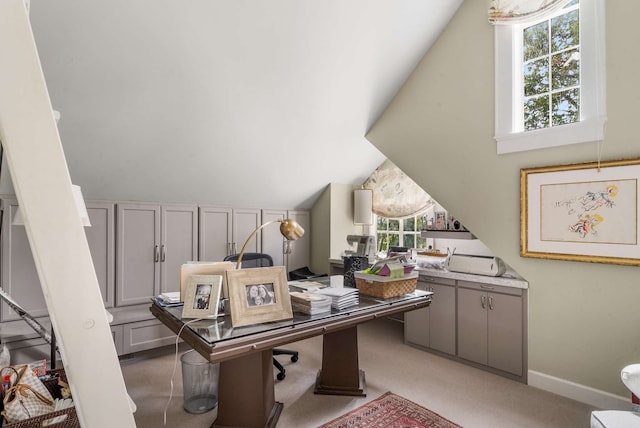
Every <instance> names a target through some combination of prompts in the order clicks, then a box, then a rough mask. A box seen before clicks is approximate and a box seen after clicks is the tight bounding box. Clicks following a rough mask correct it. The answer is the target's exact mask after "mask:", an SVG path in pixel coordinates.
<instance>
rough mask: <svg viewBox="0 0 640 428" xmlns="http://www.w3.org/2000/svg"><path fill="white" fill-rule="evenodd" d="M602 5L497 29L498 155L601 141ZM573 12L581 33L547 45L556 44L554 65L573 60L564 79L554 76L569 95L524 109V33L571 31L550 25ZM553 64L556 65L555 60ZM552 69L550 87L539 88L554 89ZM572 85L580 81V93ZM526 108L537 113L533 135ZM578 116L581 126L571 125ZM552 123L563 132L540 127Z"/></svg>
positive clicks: (589, 0)
mask: <svg viewBox="0 0 640 428" xmlns="http://www.w3.org/2000/svg"><path fill="white" fill-rule="evenodd" d="M604 4H605V2H604V0H580V3H579V4H578V3H577V2H575V1H574V2H571V3H570V4H569V5H567V6H565V8H564V9H562V10H560V12H555V14H554V15H553V16H547V17H546V19H545V20H542V21H540V20H538V21H536V22H533V21H529V22H527V23H524V24H522V23H519V24H510V25H495V26H494V29H495V38H496V40H495V41H496V45H495V61H496V74H495V88H496V106H495V107H496V109H495V114H496V122H495V140H496V142H497V146H496V148H497V153H498V154H504V153H512V152H518V151H524V150H534V149H541V148H547V147H556V146H563V145H569V144H576V143H585V142H593V141H601V140H603V138H604V124H605V121H606V108H605V100H606V94H605V82H606V77H605V74H606V73H605V42H604V35H605V20H604V16H605V13H604ZM574 11H575V12H576V13H577V14H578V18H579V31H577V32H575V31H574V32H573V33H571V32H569V36H568V37H566V38H565V39H563V40H560V39H557V40H551V39H549V38H548V39H547V42H548V43H549V44H550V45H551V44H553V43H555V46H551V47H550V50H551V49H553V50H554V52H558V55H559V56H558V57H556V59H555V60H556V65H559V64H560V63H561V62H562V61H561V60H562V59H564V58H566V59H565V60H564V61H563V62H562V65H564V63H566V62H567V60H569V59H571V61H570V62H569V64H568V67H569V69H567V70H563V71H565V72H564V73H557V72H556V73H555V74H556V78H557V79H560V80H557V81H556V82H555V84H557V85H564V87H565V88H566V91H569V92H564V93H563V92H561V91H560V92H558V93H557V95H555V96H554V94H553V93H551V92H550V95H549V98H548V99H545V100H544V101H542V100H539V101H538V102H539V103H540V105H537V106H536V105H534V106H532V105H528V106H526V107H525V103H524V82H523V81H524V73H525V70H526V68H524V67H523V64H524V58H525V52H524V51H523V38H524V37H525V34H524V31H523V30H524V29H525V28H528V27H531V26H532V25H537V24H542V23H544V22H546V23H547V24H546V26H547V29H548V31H551V26H553V25H555V26H556V28H562V27H563V26H566V25H567V23H566V22H565V21H564V20H555V21H553V23H551V21H550V19H553V18H555V17H557V16H559V15H558V14H560V15H562V14H565V13H567V12H574ZM569 17H573V15H569ZM541 26H545V24H542V25H541ZM559 31H560V30H559ZM543 43H545V42H543V41H540V42H539V43H538V44H534V46H535V47H537V48H542V47H541V46H540V45H541V44H543ZM571 46H574V47H571ZM574 49H575V50H574ZM533 55H534V54H533V53H532V54H531V56H528V57H527V58H528V59H529V60H532V59H533V58H535V57H534V56H533ZM551 62H552V63H553V59H552V60H551ZM552 67H553V66H552V65H551V64H549V68H550V70H549V74H547V76H546V77H545V79H546V81H548V82H546V81H544V82H543V81H541V80H540V81H538V82H537V83H538V84H540V85H544V84H549V85H550V86H552V85H553V84H554V81H553V78H552V77H550V76H551V72H552V71H553V70H552ZM576 71H579V73H576ZM572 79H574V80H577V79H579V87H578V85H577V84H576V85H574V84H572ZM537 90H539V89H537ZM571 91H572V92H571ZM576 100H579V102H580V105H579V107H577V106H576V104H575V103H574V102H575V101H576ZM530 104H533V102H532V103H530ZM541 106H542V107H541ZM526 108H528V109H531V111H534V112H535V113H536V114H535V116H532V119H531V124H530V125H529V128H530V129H529V130H527V131H525V127H524V121H523V118H524V115H525V109H526ZM554 112H555V114H554ZM576 115H577V117H579V120H578V121H577V122H570V120H572V118H573V117H575V116H576ZM554 120H555V121H556V122H557V123H558V125H560V124H562V126H550V127H542V126H546V122H549V123H552V121H554Z"/></svg>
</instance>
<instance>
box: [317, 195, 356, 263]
mask: <svg viewBox="0 0 640 428" xmlns="http://www.w3.org/2000/svg"><path fill="white" fill-rule="evenodd" d="M354 189H355V187H354V186H353V185H352V184H339V183H331V184H329V186H327V188H326V189H325V190H324V192H322V195H321V196H320V198H318V200H317V202H316V203H315V204H314V206H313V209H312V210H311V219H312V222H311V225H312V226H311V229H312V231H311V233H312V235H311V236H313V240H312V248H311V254H312V262H311V263H312V266H313V269H312V271H313V272H316V273H329V259H330V258H333V259H338V258H340V257H341V256H342V252H343V251H344V250H346V249H347V235H353V234H358V235H361V234H362V233H363V231H362V226H356V225H354V224H353V190H354Z"/></svg>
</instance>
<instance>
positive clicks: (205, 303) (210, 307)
mask: <svg viewBox="0 0 640 428" xmlns="http://www.w3.org/2000/svg"><path fill="white" fill-rule="evenodd" d="M221 289H222V275H191V276H190V277H189V280H188V281H187V287H186V290H185V299H184V306H183V307H182V318H214V317H217V316H218V302H219V300H220V291H221Z"/></svg>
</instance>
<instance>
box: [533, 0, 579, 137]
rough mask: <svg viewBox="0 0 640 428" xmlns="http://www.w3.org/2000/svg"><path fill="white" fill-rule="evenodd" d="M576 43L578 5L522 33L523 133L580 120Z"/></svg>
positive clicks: (577, 41)
mask: <svg viewBox="0 0 640 428" xmlns="http://www.w3.org/2000/svg"><path fill="white" fill-rule="evenodd" d="M579 41H580V15H579V9H578V2H577V1H574V2H572V3H570V5H569V6H567V7H565V8H564V9H562V10H561V11H560V12H558V15H557V16H554V17H552V18H549V19H546V20H544V21H542V22H539V23H537V24H532V25H529V26H525V27H524V28H523V29H522V51H523V64H522V74H523V78H522V81H523V94H524V96H523V129H524V131H525V132H527V131H531V130H534V129H541V128H549V127H553V126H559V125H566V124H569V123H576V122H578V121H579V120H580V45H579Z"/></svg>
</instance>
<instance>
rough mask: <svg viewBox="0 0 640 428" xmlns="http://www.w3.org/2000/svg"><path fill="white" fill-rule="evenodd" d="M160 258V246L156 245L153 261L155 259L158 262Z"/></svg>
mask: <svg viewBox="0 0 640 428" xmlns="http://www.w3.org/2000/svg"><path fill="white" fill-rule="evenodd" d="M159 260H160V254H159V252H158V246H157V245H156V246H155V247H154V248H153V261H154V262H156V263H158V261H159Z"/></svg>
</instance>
